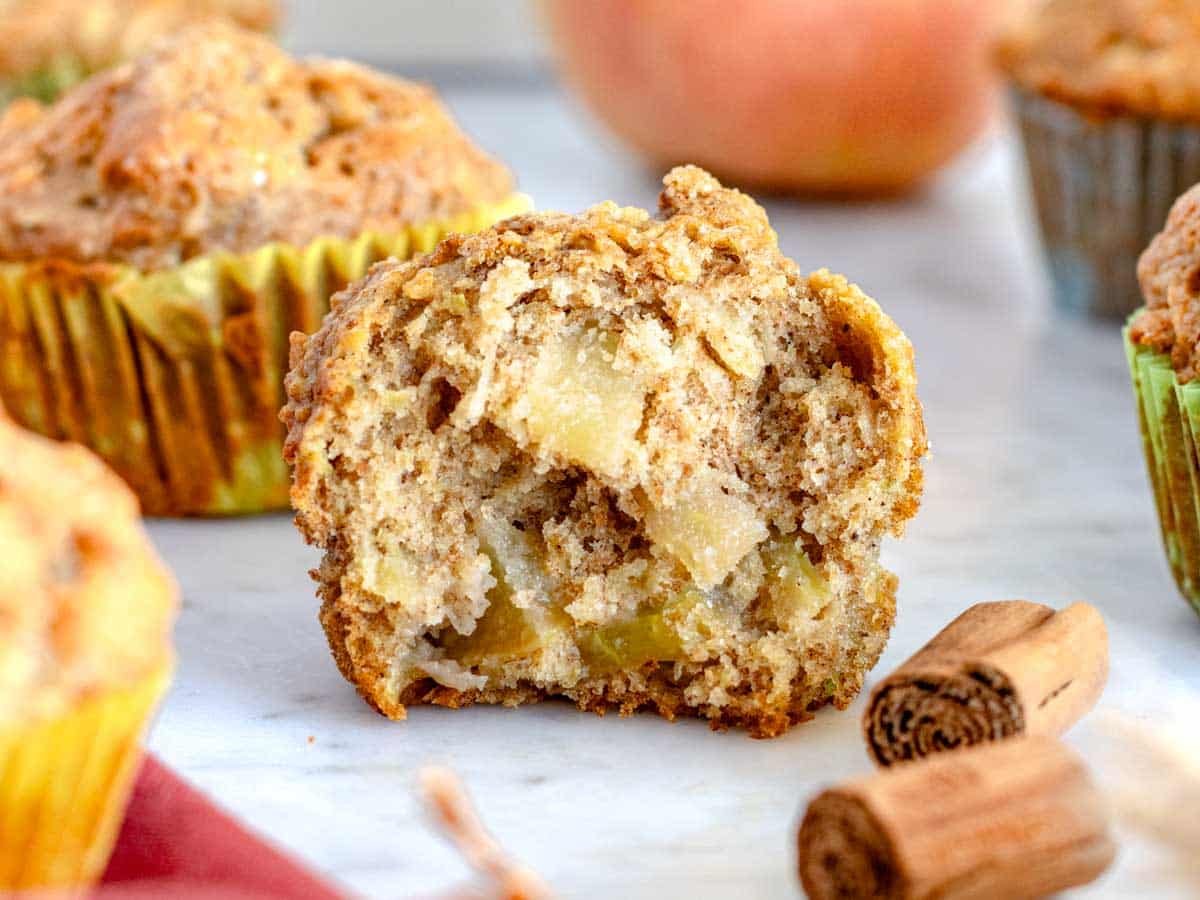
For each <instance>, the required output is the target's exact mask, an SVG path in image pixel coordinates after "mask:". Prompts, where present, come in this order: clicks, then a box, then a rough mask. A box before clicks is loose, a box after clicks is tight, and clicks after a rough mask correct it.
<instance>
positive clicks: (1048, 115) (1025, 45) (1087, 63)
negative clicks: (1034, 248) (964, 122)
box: [998, 0, 1200, 316]
mask: <svg viewBox="0 0 1200 900" xmlns="http://www.w3.org/2000/svg"><path fill="white" fill-rule="evenodd" d="M1018 9H1019V10H1020V12H1019V13H1018V14H1017V15H1015V16H1014V18H1013V20H1012V22H1011V24H1010V25H1009V27H1008V28H1007V29H1006V30H1005V32H1004V34H1003V36H1002V38H1001V40H1000V43H999V47H998V59H999V61H1000V64H1001V66H1002V67H1003V68H1004V69H1005V71H1006V72H1007V73H1008V75H1009V76H1010V78H1011V80H1012V83H1013V87H1014V90H1013V100H1014V106H1015V110H1016V114H1017V119H1018V122H1019V124H1020V126H1021V131H1022V136H1023V138H1024V143H1025V149H1026V156H1027V159H1028V163H1029V174H1030V180H1031V182H1032V186H1033V191H1034V197H1035V200H1036V205H1037V209H1038V214H1039V218H1040V221H1041V228H1042V236H1043V238H1044V243H1045V247H1046V254H1047V259H1048V263H1049V267H1050V273H1051V275H1052V277H1053V280H1054V286H1055V292H1056V298H1057V300H1058V301H1059V303H1060V305H1061V306H1063V307H1064V308H1067V309H1070V310H1074V311H1086V312H1092V313H1097V314H1100V315H1110V316H1114V315H1115V316H1125V315H1128V314H1129V313H1130V312H1132V311H1133V309H1134V308H1135V307H1137V306H1138V305H1139V301H1138V290H1137V282H1136V278H1135V270H1136V265H1137V258H1138V255H1139V254H1140V253H1141V251H1142V249H1143V248H1144V247H1145V246H1146V243H1147V242H1148V241H1149V240H1150V239H1151V238H1152V237H1153V236H1154V233H1155V232H1156V231H1157V230H1158V228H1159V226H1160V225H1161V223H1162V221H1163V219H1164V218H1165V216H1166V214H1167V211H1168V210H1169V209H1170V206H1171V204H1172V202H1174V200H1175V198H1176V197H1178V196H1179V194H1180V193H1182V192H1183V191H1184V190H1186V189H1187V188H1188V187H1190V186H1191V185H1192V184H1194V183H1195V182H1196V181H1200V5H1198V4H1196V3H1195V2H1192V0H1034V2H1025V3H1023V4H1021V5H1019V6H1018Z"/></svg>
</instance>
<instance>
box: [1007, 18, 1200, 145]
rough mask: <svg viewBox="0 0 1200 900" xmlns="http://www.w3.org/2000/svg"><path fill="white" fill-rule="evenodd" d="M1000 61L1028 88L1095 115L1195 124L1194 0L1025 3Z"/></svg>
mask: <svg viewBox="0 0 1200 900" xmlns="http://www.w3.org/2000/svg"><path fill="white" fill-rule="evenodd" d="M1018 9H1019V10H1020V12H1019V13H1018V14H1017V15H1015V16H1014V18H1013V20H1012V22H1011V24H1010V25H1009V27H1008V28H1007V29H1006V30H1005V32H1004V34H1003V36H1002V38H1001V40H1000V44H999V49H998V59H999V62H1000V64H1001V65H1002V66H1003V67H1004V69H1006V70H1007V71H1008V73H1009V74H1010V75H1011V76H1012V77H1013V78H1014V80H1015V81H1017V83H1018V84H1020V85H1022V86H1023V87H1024V88H1026V89H1027V90H1031V91H1035V92H1037V93H1041V94H1044V95H1046V96H1049V97H1051V98H1054V99H1058V100H1062V101H1064V102H1066V103H1070V104H1072V105H1074V106H1078V107H1082V108H1084V109H1086V110H1088V111H1089V112H1091V113H1094V114H1096V115H1101V116H1103V115H1141V116H1148V117H1154V118H1162V119H1181V120H1188V121H1197V120H1200V64H1198V63H1197V59H1198V58H1200V5H1197V4H1196V3H1195V2H1194V0H1028V2H1026V3H1024V4H1019V5H1018Z"/></svg>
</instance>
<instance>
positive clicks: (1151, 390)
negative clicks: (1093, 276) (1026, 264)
mask: <svg viewBox="0 0 1200 900" xmlns="http://www.w3.org/2000/svg"><path fill="white" fill-rule="evenodd" d="M1138 275H1139V277H1140V279H1141V284H1142V291H1143V294H1144V296H1145V300H1146V306H1145V308H1143V309H1141V310H1139V311H1138V312H1137V313H1136V314H1135V315H1134V316H1133V317H1132V318H1131V319H1130V321H1129V325H1128V326H1127V327H1126V329H1125V349H1126V353H1127V355H1128V357H1129V367H1130V374H1131V376H1132V378H1133V386H1134V395H1135V397H1136V399H1137V405H1138V416H1139V421H1140V424H1141V429H1142V437H1143V447H1144V449H1145V454H1146V462H1147V467H1148V470H1149V474H1150V482H1151V484H1152V486H1153V488H1154V498H1155V503H1156V505H1157V508H1158V515H1159V523H1160V525H1161V527H1162V536H1163V544H1164V546H1165V548H1166V552H1167V560H1168V562H1169V563H1170V566H1171V571H1172V574H1173V575H1174V576H1175V581H1176V583H1177V584H1178V586H1179V589H1180V591H1181V592H1182V593H1183V595H1184V597H1185V598H1186V599H1187V600H1188V601H1189V602H1190V603H1191V605H1192V606H1193V608H1195V610H1196V612H1197V613H1200V512H1198V511H1200V462H1198V461H1197V455H1196V448H1197V447H1198V446H1200V185H1198V186H1196V187H1194V188H1192V189H1191V190H1190V191H1188V192H1187V193H1186V194H1184V195H1183V196H1182V197H1180V198H1179V202H1178V203H1176V204H1175V206H1174V208H1173V209H1172V210H1171V215H1170V217H1169V218H1168V219H1167V223H1166V227H1165V228H1164V229H1163V231H1162V232H1161V233H1160V234H1159V235H1158V236H1157V237H1156V238H1155V239H1154V241H1153V242H1152V243H1151V244H1150V246H1149V248H1147V250H1146V252H1145V254H1144V255H1143V256H1142V259H1141V262H1140V264H1139V266H1138Z"/></svg>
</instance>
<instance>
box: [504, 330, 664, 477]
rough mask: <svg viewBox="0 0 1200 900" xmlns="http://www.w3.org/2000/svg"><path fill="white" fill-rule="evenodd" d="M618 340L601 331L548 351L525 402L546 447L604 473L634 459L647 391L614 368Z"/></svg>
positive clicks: (584, 333)
mask: <svg viewBox="0 0 1200 900" xmlns="http://www.w3.org/2000/svg"><path fill="white" fill-rule="evenodd" d="M617 343H618V340H617V337H616V336H615V335H612V334H607V333H605V332H602V331H600V330H599V329H596V328H589V329H586V330H584V331H582V332H580V333H578V334H574V335H569V336H566V337H564V338H562V339H561V340H559V341H558V342H556V343H553V344H550V345H547V346H546V347H545V348H543V350H542V352H541V355H540V357H539V359H538V363H537V367H536V369H535V372H534V378H533V383H532V384H531V385H530V386H529V390H528V392H527V395H526V398H527V400H528V404H529V412H528V416H527V419H526V425H527V427H528V429H529V434H530V437H532V438H533V439H534V440H535V441H537V442H538V443H539V444H540V445H541V446H542V447H544V448H546V449H548V450H550V451H552V452H554V453H558V454H561V455H562V456H564V457H565V458H566V459H568V460H570V461H571V462H575V463H579V464H581V465H584V466H586V467H588V468H589V469H591V470H593V471H595V472H599V473H601V474H615V473H617V472H619V471H620V469H621V466H622V464H623V463H624V461H625V460H626V459H627V458H628V457H629V456H630V455H631V453H632V452H633V449H634V445H635V438H636V435H637V430H638V428H639V427H640V425H641V421H642V406H643V404H644V402H645V396H646V391H645V388H644V386H643V385H642V383H641V381H640V379H638V378H637V377H636V376H635V375H633V374H632V373H629V372H619V371H617V370H616V369H615V368H613V362H612V360H613V353H614V351H615V350H616V348H617Z"/></svg>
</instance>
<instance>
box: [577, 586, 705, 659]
mask: <svg viewBox="0 0 1200 900" xmlns="http://www.w3.org/2000/svg"><path fill="white" fill-rule="evenodd" d="M699 602H701V598H700V594H699V592H697V591H694V590H693V591H686V592H684V593H683V594H681V595H680V596H679V597H677V598H675V599H674V600H672V601H671V602H670V603H668V604H666V605H665V606H663V607H660V608H659V609H654V610H651V611H647V612H643V613H639V614H638V615H636V616H634V617H633V618H632V619H628V620H626V621H624V622H617V623H614V624H612V625H606V626H604V627H603V628H599V629H596V630H594V631H589V632H586V633H584V634H583V635H581V636H580V637H579V640H578V645H579V656H580V658H581V659H582V660H583V663H584V665H586V666H587V667H588V672H589V673H591V674H592V675H607V674H610V673H612V672H621V671H629V670H633V669H639V668H641V667H642V666H644V665H645V664H646V663H648V662H674V661H676V660H680V659H682V658H683V655H684V654H683V642H682V640H681V639H680V636H679V630H678V628H677V627H676V626H677V623H678V622H680V621H681V620H682V619H683V618H684V617H685V616H686V615H687V613H688V611H689V610H691V609H692V608H693V607H694V606H695V605H696V604H697V603H699Z"/></svg>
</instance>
